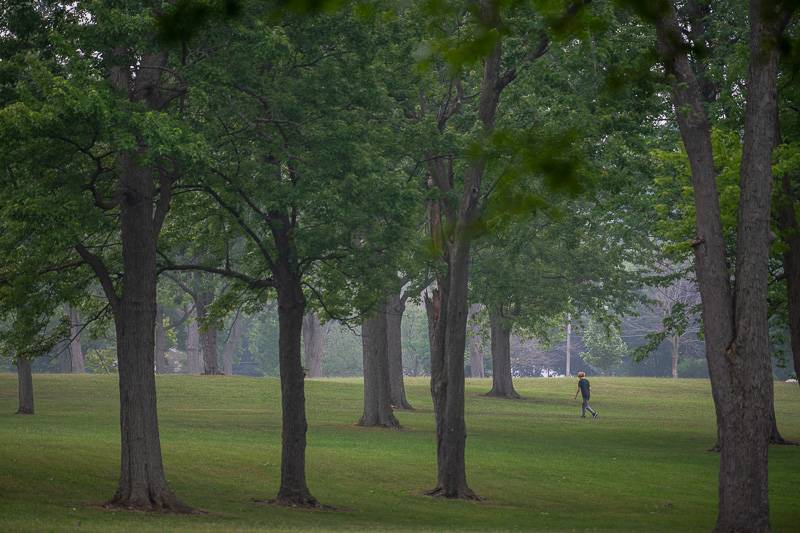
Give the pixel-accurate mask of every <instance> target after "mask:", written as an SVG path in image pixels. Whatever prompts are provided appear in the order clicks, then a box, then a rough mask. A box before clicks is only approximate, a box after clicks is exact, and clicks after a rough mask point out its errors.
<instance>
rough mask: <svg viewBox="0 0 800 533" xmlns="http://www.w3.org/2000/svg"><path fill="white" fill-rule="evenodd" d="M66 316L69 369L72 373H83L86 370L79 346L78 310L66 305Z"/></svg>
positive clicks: (79, 324)
mask: <svg viewBox="0 0 800 533" xmlns="http://www.w3.org/2000/svg"><path fill="white" fill-rule="evenodd" d="M67 316H68V317H69V337H70V342H69V355H70V371H71V372H72V373H73V374H83V373H84V372H86V368H85V363H84V357H83V349H82V348H81V323H80V317H79V316H78V310H77V309H75V308H74V307H72V306H71V305H67Z"/></svg>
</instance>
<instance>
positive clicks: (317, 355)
mask: <svg viewBox="0 0 800 533" xmlns="http://www.w3.org/2000/svg"><path fill="white" fill-rule="evenodd" d="M326 326H327V324H326ZM326 326H323V325H322V323H321V322H320V321H319V317H317V315H316V313H313V312H312V313H306V316H305V317H303V349H304V350H303V351H304V352H305V355H306V377H309V378H321V377H322V359H323V357H324V355H325V354H324V352H325V332H326V330H327V327H326Z"/></svg>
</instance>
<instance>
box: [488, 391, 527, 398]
mask: <svg viewBox="0 0 800 533" xmlns="http://www.w3.org/2000/svg"><path fill="white" fill-rule="evenodd" d="M484 396H488V397H490V398H506V399H508V400H521V399H522V396H520V395H519V393H518V392H517V391H515V390H512V391H511V392H499V391H496V390H494V389H492V390H490V391H489V392H487V393H486V394H484Z"/></svg>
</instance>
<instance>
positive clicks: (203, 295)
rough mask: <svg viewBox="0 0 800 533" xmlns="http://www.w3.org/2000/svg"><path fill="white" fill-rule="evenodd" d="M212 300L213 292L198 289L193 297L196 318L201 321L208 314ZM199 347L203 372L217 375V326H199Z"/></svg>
mask: <svg viewBox="0 0 800 533" xmlns="http://www.w3.org/2000/svg"><path fill="white" fill-rule="evenodd" d="M213 301H214V293H213V292H211V291H200V292H199V294H198V295H197V298H196V299H195V307H196V310H197V320H198V321H199V322H200V323H203V322H204V320H205V319H206V318H207V316H208V306H209V305H211V303H212V302H213ZM200 347H201V349H202V353H203V368H202V372H203V374H207V375H217V374H219V373H220V371H219V362H218V358H217V328H215V327H213V325H211V324H207V325H206V326H205V327H202V328H200Z"/></svg>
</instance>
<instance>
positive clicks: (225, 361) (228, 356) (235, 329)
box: [222, 313, 242, 376]
mask: <svg viewBox="0 0 800 533" xmlns="http://www.w3.org/2000/svg"><path fill="white" fill-rule="evenodd" d="M241 338H242V317H241V316H240V315H239V313H236V316H234V317H233V322H231V331H230V333H229V334H228V340H227V341H225V347H224V348H223V349H222V373H223V374H225V375H226V376H232V375H233V354H234V353H235V352H236V348H237V346H239V341H240V340H241Z"/></svg>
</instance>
